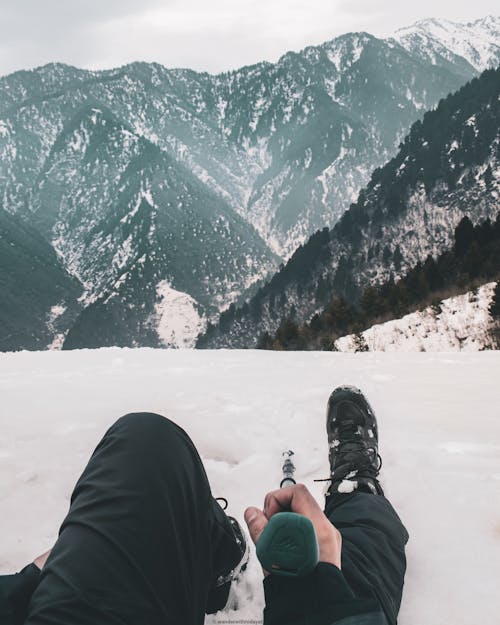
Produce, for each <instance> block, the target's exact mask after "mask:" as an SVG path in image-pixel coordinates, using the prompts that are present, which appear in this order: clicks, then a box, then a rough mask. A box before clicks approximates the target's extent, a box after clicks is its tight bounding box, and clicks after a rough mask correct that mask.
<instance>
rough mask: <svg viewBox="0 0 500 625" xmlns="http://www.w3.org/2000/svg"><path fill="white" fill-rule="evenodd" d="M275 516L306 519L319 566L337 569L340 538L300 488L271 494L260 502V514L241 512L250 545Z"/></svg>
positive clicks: (305, 489)
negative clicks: (286, 514) (311, 529)
mask: <svg viewBox="0 0 500 625" xmlns="http://www.w3.org/2000/svg"><path fill="white" fill-rule="evenodd" d="M277 512H297V513H298V514H303V515H304V516H305V517H307V518H308V519H310V520H311V521H312V524H313V526H314V530H315V532H316V537H317V539H318V545H319V559H320V562H329V563H330V564H334V565H335V566H336V567H337V568H339V569H340V556H341V551H342V536H341V534H340V532H339V531H338V530H337V528H336V527H334V526H333V525H332V524H331V523H330V521H329V519H328V517H327V516H326V515H325V514H324V512H323V511H322V510H321V508H320V507H319V505H318V503H317V501H316V500H315V499H314V497H313V496H312V495H311V493H310V492H309V491H308V489H307V487H306V486H304V484H295V485H294V486H287V487H286V488H279V489H278V490H273V491H271V492H270V493H268V494H267V495H266V497H265V499H264V510H259V508H255V507H253V506H252V507H250V508H247V509H246V510H245V521H246V524H247V526H248V531H249V532H250V536H251V538H252V540H253V542H254V544H257V541H258V540H259V537H260V535H261V534H262V532H263V531H264V528H265V526H266V525H267V523H268V521H269V519H270V518H271V517H272V516H273V514H276V513H277Z"/></svg>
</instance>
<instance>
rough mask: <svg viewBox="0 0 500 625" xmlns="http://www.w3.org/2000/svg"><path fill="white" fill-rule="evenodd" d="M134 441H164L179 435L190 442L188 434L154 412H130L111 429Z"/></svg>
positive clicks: (111, 431)
mask: <svg viewBox="0 0 500 625" xmlns="http://www.w3.org/2000/svg"><path fill="white" fill-rule="evenodd" d="M109 433H110V434H111V433H113V434H118V433H119V434H120V435H123V436H125V437H127V438H130V439H132V440H134V441H140V440H143V441H144V440H147V441H150V442H153V441H160V440H161V441H163V442H165V440H166V439H171V438H173V437H178V436H179V435H180V436H181V437H182V438H184V439H186V440H187V441H189V442H190V438H189V436H188V435H187V433H186V432H185V431H184V430H183V429H182V428H181V427H179V426H178V425H177V424H176V423H174V422H173V421H171V420H170V419H168V418H167V417H164V416H162V415H160V414H157V413H154V412H130V413H128V414H126V415H124V416H123V417H120V418H119V419H118V420H117V421H115V423H114V424H113V425H112V426H111V428H110V429H109Z"/></svg>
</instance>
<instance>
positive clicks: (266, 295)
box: [198, 69, 500, 347]
mask: <svg viewBox="0 0 500 625" xmlns="http://www.w3.org/2000/svg"><path fill="white" fill-rule="evenodd" d="M499 96H500V69H496V70H487V71H486V72H484V73H483V74H482V75H481V76H480V78H477V79H474V80H472V81H471V82H470V83H468V84H467V85H465V86H464V87H463V88H462V89H461V90H459V91H458V92H457V93H455V94H453V95H450V96H449V97H448V98H447V99H446V100H443V101H442V102H441V103H440V105H439V106H438V107H437V109H436V110H435V111H432V112H428V113H426V115H425V116H424V119H423V121H422V122H420V121H418V122H416V123H415V124H414V126H413V127H412V129H411V131H410V133H409V135H408V136H407V137H406V138H405V140H404V142H403V143H402V145H401V147H400V151H399V152H398V154H397V156H396V157H395V158H393V159H392V160H391V161H389V163H387V165H386V166H385V167H383V168H382V169H377V170H375V171H374V173H373V175H372V178H371V180H370V183H369V185H368V186H367V187H366V188H365V189H363V190H362V191H361V193H360V195H359V198H358V201H357V202H356V203H355V204H353V205H352V206H351V208H350V209H349V210H348V211H347V212H346V213H345V214H344V215H343V217H342V219H341V220H340V222H339V223H338V224H337V225H336V226H335V227H334V228H333V229H332V230H330V231H329V230H328V229H327V228H325V229H323V230H322V231H318V232H317V233H316V234H315V235H313V236H312V237H311V238H310V239H309V241H308V242H307V243H306V245H304V246H303V247H300V248H299V249H298V250H297V251H296V252H295V254H294V255H293V256H292V258H291V259H290V260H289V261H288V263H287V265H285V267H283V268H282V270H281V271H280V272H279V273H278V274H277V275H275V276H274V277H273V279H272V280H271V281H270V282H269V283H268V284H267V285H265V286H264V287H263V288H261V289H260V290H259V292H258V293H257V294H256V295H255V296H254V297H253V298H252V299H251V300H250V302H249V303H248V304H246V305H245V306H243V307H241V308H239V309H230V310H229V311H227V313H223V315H222V316H221V319H220V322H219V324H218V325H217V326H215V327H214V326H211V327H209V328H208V330H207V333H206V335H205V336H204V337H202V338H201V339H200V341H199V343H198V344H199V346H200V347H214V346H217V347H222V346H224V347H229V346H230V347H240V346H247V347H251V346H254V345H256V342H257V337H258V336H259V335H260V334H261V333H263V332H268V333H270V334H271V335H272V334H274V332H275V331H276V329H277V327H278V325H279V324H280V321H281V320H283V319H285V318H287V317H292V318H295V319H296V320H297V321H299V322H301V321H306V320H309V319H310V318H311V317H312V316H313V315H314V314H315V313H318V312H320V311H321V310H322V309H323V308H324V307H325V306H326V304H327V303H328V302H329V301H330V300H331V298H332V297H333V296H334V295H341V296H342V297H344V298H346V299H347V300H348V301H355V300H356V299H357V298H358V297H359V294H360V291H361V290H362V289H364V288H365V287H366V286H368V285H370V284H380V283H382V282H385V281H387V280H388V279H389V277H390V276H391V275H392V276H393V277H398V276H401V275H403V274H404V272H405V271H406V270H407V269H409V268H411V267H413V266H415V264H416V263H417V262H418V261H424V260H425V259H426V258H427V256H428V255H432V256H437V255H439V254H440V253H442V252H443V251H444V250H445V249H449V248H450V247H451V244H452V241H453V235H454V229H455V227H456V226H457V225H458V223H459V221H460V220H461V219H462V217H463V216H464V215H468V216H469V218H470V219H471V221H472V222H474V223H477V222H483V221H484V220H486V219H487V218H490V219H492V220H494V219H495V218H496V216H497V212H498V210H499V197H500V152H499V145H500V133H499V128H500V98H499Z"/></svg>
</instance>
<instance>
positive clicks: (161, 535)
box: [26, 413, 240, 625]
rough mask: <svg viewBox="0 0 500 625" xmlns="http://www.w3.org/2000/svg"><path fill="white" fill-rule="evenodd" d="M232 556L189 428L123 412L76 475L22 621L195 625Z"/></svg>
mask: <svg viewBox="0 0 500 625" xmlns="http://www.w3.org/2000/svg"><path fill="white" fill-rule="evenodd" d="M239 558H240V551H239V549H238V547H237V545H236V544H235V542H234V534H233V533H232V530H231V527H230V524H229V522H228V519H227V517H226V515H225V514H224V513H223V512H222V510H221V509H220V507H219V506H218V504H217V503H216V502H215V501H214V500H213V498H212V495H211V492H210V486H209V484H208V480H207V477H206V474H205V471H204V468H203V465H202V462H201V460H200V457H199V455H198V453H197V451H196V449H195V447H194V445H193V443H192V442H191V440H190V439H189V437H188V436H187V434H186V433H185V432H184V431H183V430H182V429H181V428H179V427H178V426H177V425H175V424H174V423H173V422H171V421H169V420H168V419H165V418H164V417H161V416H159V415H155V414H151V413H136V414H129V415H125V416H124V417H122V418H121V419H119V420H118V421H117V422H116V423H115V424H114V425H113V426H112V427H111V428H110V429H109V430H108V432H107V433H106V435H105V436H104V438H103V439H102V441H101V442H100V444H99V445H98V447H97V448H96V450H95V452H94V454H93V455H92V457H91V459H90V461H89V463H88V465H87V467H86V469H85V470H84V472H83V474H82V476H81V478H80V479H79V480H78V483H77V485H76V487H75V490H74V492H73V495H72V498H71V506H70V510H69V513H68V515H67V517H66V519H65V520H64V522H63V524H62V526H61V530H60V533H59V538H58V541H57V542H56V544H55V546H54V548H53V550H52V553H51V555H50V557H49V559H48V561H47V563H46V565H45V567H44V569H43V571H42V574H41V579H40V584H39V586H38V588H37V590H36V591H35V593H34V595H33V598H32V601H31V603H30V608H29V616H28V619H27V621H26V624H27V625H42V624H43V625H59V624H61V625H62V624H63V623H64V625H67V623H69V622H70V623H71V624H72V625H84V624H85V625H86V624H88V625H90V624H92V625H95V623H106V625H112V624H120V625H137V624H138V623H144V624H147V625H156V624H158V625H160V624H161V625H169V624H172V625H173V624H175V625H178V624H179V623H182V624H183V625H198V624H201V623H203V621H204V613H205V608H206V605H207V599H208V596H209V590H210V586H211V584H212V582H213V580H214V579H215V578H216V577H217V576H218V575H219V574H220V573H222V572H224V571H227V570H228V569H230V568H232V567H234V566H235V565H236V564H237V562H238V561H239Z"/></svg>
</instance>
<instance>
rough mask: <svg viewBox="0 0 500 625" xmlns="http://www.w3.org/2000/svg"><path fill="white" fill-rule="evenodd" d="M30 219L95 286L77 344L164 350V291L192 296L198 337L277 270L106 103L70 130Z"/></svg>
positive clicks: (199, 187) (232, 220)
mask: <svg viewBox="0 0 500 625" xmlns="http://www.w3.org/2000/svg"><path fill="white" fill-rule="evenodd" d="M24 211H26V215H27V216H29V218H30V219H31V220H32V221H33V222H34V223H35V224H37V225H38V227H39V228H40V230H41V231H42V232H43V233H44V234H45V236H47V237H48V238H52V240H53V245H54V247H55V248H56V249H57V251H58V252H59V254H60V256H61V258H63V259H65V262H66V265H67V266H68V267H70V268H71V271H72V273H73V274H74V275H76V276H78V277H79V278H80V280H81V281H82V283H83V284H85V286H86V294H85V302H86V303H87V304H89V305H90V308H89V309H88V310H86V311H85V312H84V313H83V315H82V317H81V318H80V319H79V320H78V321H77V323H76V325H75V327H74V328H73V329H72V331H71V337H70V339H68V341H67V342H66V346H69V345H71V346H72V347H76V346H98V345H100V344H104V345H109V344H111V345H114V344H118V345H137V344H146V345H157V344H159V343H160V344H161V340H160V339H161V337H159V336H158V332H157V329H158V323H157V321H159V318H158V315H157V311H156V306H157V305H161V301H162V300H163V297H164V293H165V288H162V286H161V285H168V286H169V287H170V288H172V289H174V290H176V291H179V292H181V293H187V294H188V295H189V296H190V297H191V298H192V306H193V308H194V309H195V310H196V311H197V313H198V315H197V316H198V318H199V319H198V321H197V322H196V323H195V328H194V329H193V330H192V332H193V334H192V336H191V339H193V338H194V337H195V336H196V334H197V333H198V332H199V331H200V329H201V328H202V327H203V323H201V319H203V318H204V317H205V316H208V317H210V316H211V315H214V314H216V313H217V312H218V310H220V308H221V307H224V306H227V305H229V303H230V302H231V301H233V300H234V299H235V298H236V297H237V296H238V295H239V294H240V293H241V291H243V290H245V289H246V288H247V287H248V286H250V285H251V284H252V282H253V281H255V280H256V279H257V278H258V277H261V276H263V275H265V274H267V273H268V271H269V270H270V269H271V268H272V267H273V266H274V259H273V257H272V254H271V253H270V252H269V250H268V248H267V247H266V245H265V243H264V242H263V241H262V239H261V238H260V237H259V236H258V234H257V233H256V232H255V231H254V230H253V228H252V227H251V226H250V225H249V224H247V223H246V222H245V221H243V220H242V219H241V218H240V217H239V216H238V215H236V214H235V213H234V211H233V210H231V208H230V207H229V206H227V205H226V203H225V202H224V200H223V199H221V198H220V197H218V196H216V195H215V194H213V193H212V192H211V191H209V190H208V189H207V188H206V187H204V185H203V184H202V183H200V182H199V181H198V179H197V178H195V177H194V176H193V174H192V173H191V172H190V171H189V170H187V169H186V168H184V167H183V166H182V165H180V164H179V163H178V162H176V161H175V160H174V159H172V157H170V156H169V155H168V154H166V153H165V152H164V151H162V150H161V149H160V148H158V147H157V146H155V145H154V144H152V143H151V142H149V141H148V140H147V139H145V138H144V137H140V136H138V135H136V134H135V133H133V132H132V131H131V130H130V129H128V128H127V127H125V126H124V125H123V124H122V123H120V122H119V121H118V120H117V119H116V118H115V117H114V116H113V115H112V114H111V113H110V112H109V111H107V110H106V109H104V108H103V107H101V108H97V107H95V106H85V107H83V108H82V109H81V110H80V111H79V112H78V113H77V114H76V115H75V116H74V117H73V118H72V119H71V120H70V122H69V123H68V124H67V125H66V126H65V127H64V128H63V130H62V131H61V133H60V134H59V135H58V137H57V139H56V141H55V142H54V145H53V147H52V150H51V153H50V155H49V158H48V159H47V160H46V162H45V164H44V169H43V171H42V173H41V174H40V176H39V177H38V181H37V183H36V184H35V186H34V187H33V189H32V191H31V196H30V203H29V208H26V209H24ZM24 211H23V212H24ZM160 291H161V292H160ZM84 319H85V320H87V322H86V323H85V324H84V327H82V328H80V325H81V324H82V323H83V320H84ZM200 323H201V325H200ZM187 338H188V337H187V335H184V336H183V339H182V340H184V339H187ZM174 343H175V342H174Z"/></svg>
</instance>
